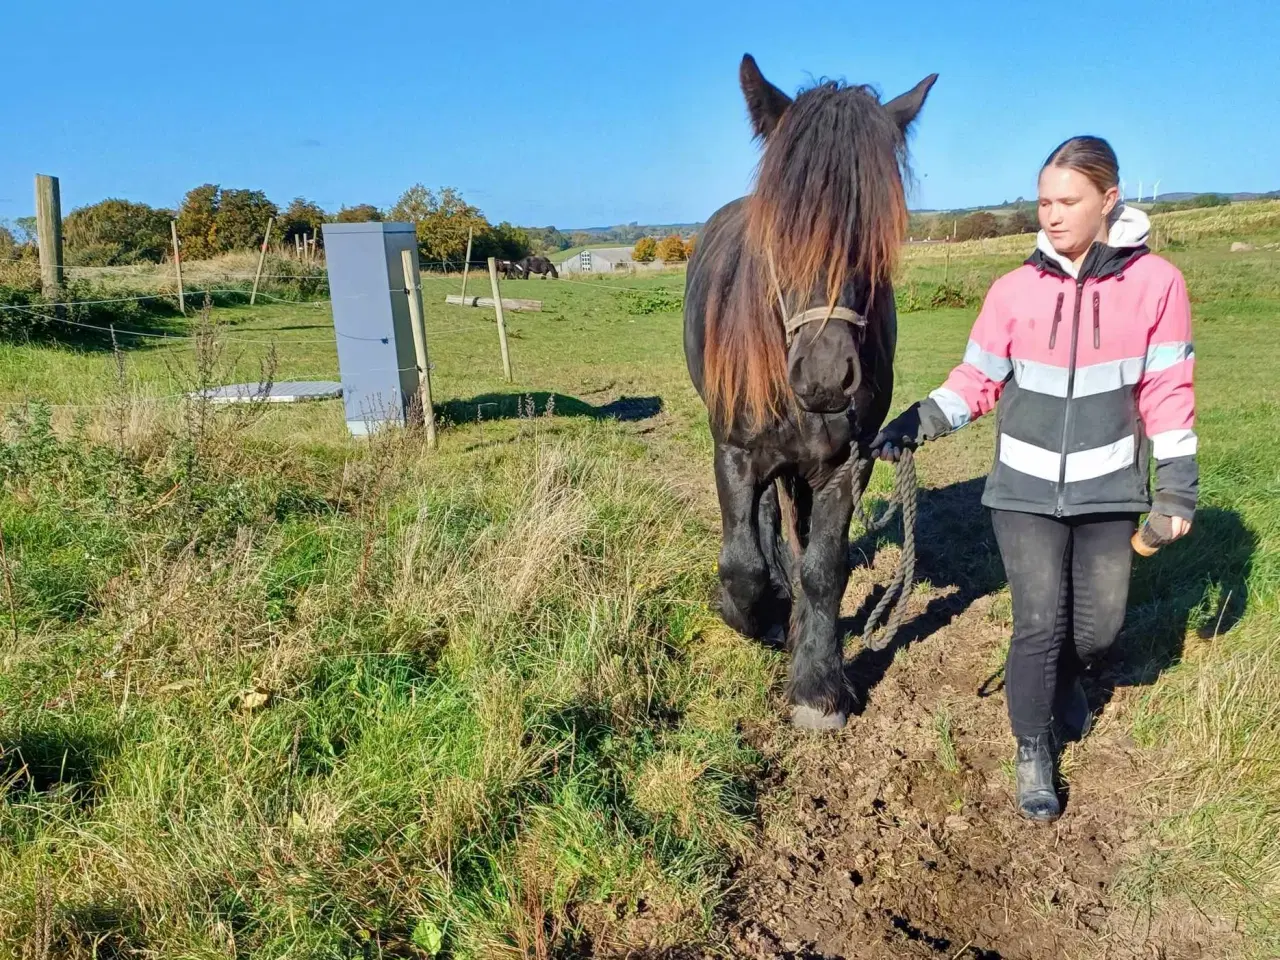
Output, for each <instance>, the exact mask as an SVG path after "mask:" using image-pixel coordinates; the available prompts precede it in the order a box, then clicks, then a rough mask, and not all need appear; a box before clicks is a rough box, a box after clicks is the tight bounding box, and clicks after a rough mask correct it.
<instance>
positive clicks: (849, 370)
mask: <svg viewBox="0 0 1280 960" xmlns="http://www.w3.org/2000/svg"><path fill="white" fill-rule="evenodd" d="M857 380H858V369H857V364H856V362H855V361H854V359H853V358H852V357H850V358H849V359H848V360H847V361H846V366H845V371H844V379H843V380H841V381H840V389H841V390H844V391H845V392H848V391H849V390H852V389H853V388H854V387H855V386H856V385H857Z"/></svg>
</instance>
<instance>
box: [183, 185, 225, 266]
mask: <svg viewBox="0 0 1280 960" xmlns="http://www.w3.org/2000/svg"><path fill="white" fill-rule="evenodd" d="M219 192H220V191H219V189H218V185H217V184H216V183H206V184H202V185H201V186H198V187H196V188H195V189H194V190H189V191H187V195H186V196H185V197H183V198H182V206H181V207H180V208H179V209H178V239H179V241H180V242H181V243H182V252H183V255H184V256H187V257H190V258H191V259H193V260H203V259H206V258H208V257H211V256H213V255H214V254H215V253H216V252H217V250H216V249H215V247H214V221H215V220H216V219H217V216H218V195H219Z"/></svg>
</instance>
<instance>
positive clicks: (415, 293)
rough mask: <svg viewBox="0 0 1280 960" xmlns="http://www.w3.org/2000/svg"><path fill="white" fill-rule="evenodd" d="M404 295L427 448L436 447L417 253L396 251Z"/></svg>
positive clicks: (434, 416) (413, 251)
mask: <svg viewBox="0 0 1280 960" xmlns="http://www.w3.org/2000/svg"><path fill="white" fill-rule="evenodd" d="M400 264H401V266H402V267H403V269H404V285H405V293H406V294H408V296H409V321H410V323H411V325H412V326H413V350H414V353H415V354H417V359H418V402H419V403H421V404H422V420H423V423H424V424H425V425H426V428H427V447H428V448H429V449H431V450H434V449H435V446H436V409H435V406H434V404H433V403H432V401H431V362H430V358H429V356H428V354H427V326H426V324H425V323H424V322H423V319H422V278H421V276H420V275H419V273H418V251H417V248H416V246H415V248H414V249H412V250H401V251H400Z"/></svg>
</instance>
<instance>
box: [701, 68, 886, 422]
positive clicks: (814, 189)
mask: <svg viewBox="0 0 1280 960" xmlns="http://www.w3.org/2000/svg"><path fill="white" fill-rule="evenodd" d="M905 175H907V155H906V141H905V138H904V136H903V133H902V130H901V129H900V128H899V126H898V124H897V123H896V122H895V120H894V119H893V117H891V116H890V114H889V113H888V111H886V110H884V109H883V107H881V105H880V101H879V99H878V98H877V96H876V95H875V93H874V92H873V91H872V90H871V89H870V88H868V87H864V86H846V85H843V84H840V83H837V82H833V81H827V82H822V83H819V84H818V85H817V86H816V87H813V88H811V89H809V90H806V91H804V92H803V93H801V94H800V95H799V96H798V97H797V98H796V99H795V101H794V102H793V103H791V104H790V105H789V106H788V107H787V109H786V111H785V112H784V113H783V114H782V118H781V120H780V121H779V123H778V125H777V127H776V129H774V130H773V131H772V133H771V134H770V135H769V137H768V139H767V141H766V145H765V152H764V157H763V158H762V159H761V161H760V167H759V170H758V172H757V175H756V185H755V190H754V192H753V193H752V194H751V195H750V196H749V197H748V198H747V201H746V248H747V249H746V254H747V256H746V257H745V258H744V259H745V261H746V262H740V263H737V264H734V265H733V266H734V267H736V269H734V270H733V272H734V274H735V276H734V280H733V282H732V283H728V282H725V281H724V279H722V282H721V283H720V284H717V285H716V286H715V288H714V289H713V290H712V293H711V296H710V298H709V300H708V304H707V326H706V340H705V344H706V345H705V353H704V369H703V378H704V392H705V396H706V400H707V405H708V407H709V409H710V410H711V411H712V414H713V416H716V417H717V418H718V419H719V420H720V421H721V423H723V424H725V425H729V424H732V423H733V422H734V421H735V420H736V419H737V418H739V417H745V418H746V419H747V420H748V421H749V422H750V423H751V424H752V425H755V426H759V425H763V424H764V423H767V422H769V421H770V420H772V419H775V418H777V417H779V416H781V415H782V414H783V413H784V411H785V409H786V407H787V406H788V405H789V403H790V399H789V398H790V390H789V389H788V386H787V369H786V365H787V350H786V343H785V338H784V334H783V330H782V322H781V318H780V317H779V316H778V309H777V305H776V297H775V295H774V292H773V281H772V279H771V278H770V275H769V260H770V258H771V259H772V262H773V266H774V268H775V269H776V271H777V281H778V285H779V286H780V287H781V288H782V292H783V295H784V296H787V297H788V301H789V302H794V301H793V300H792V297H793V296H798V297H799V298H803V299H804V300H805V302H806V303H807V302H808V301H809V299H810V298H811V297H813V296H814V294H815V293H816V292H817V291H823V292H824V293H825V295H826V298H827V302H828V303H833V304H834V303H836V302H837V300H838V299H839V297H840V294H841V291H842V290H844V289H845V287H846V285H847V283H848V282H849V281H851V280H859V281H862V282H864V283H866V284H867V286H868V288H869V290H870V292H871V294H872V295H873V294H874V291H875V287H876V286H877V285H878V284H880V283H883V282H887V281H888V280H889V278H890V276H891V274H892V273H893V269H894V267H895V265H896V263H897V258H898V252H899V250H900V248H901V245H902V241H903V239H904V237H905V236H906V230H907V203H906V196H905V191H904V189H903V177H904V176H905ZM725 259H726V260H728V259H730V258H728V257H726V258H725Z"/></svg>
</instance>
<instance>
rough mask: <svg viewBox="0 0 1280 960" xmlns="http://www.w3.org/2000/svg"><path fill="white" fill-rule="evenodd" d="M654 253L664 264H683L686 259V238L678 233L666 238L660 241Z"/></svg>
mask: <svg viewBox="0 0 1280 960" xmlns="http://www.w3.org/2000/svg"><path fill="white" fill-rule="evenodd" d="M654 252H655V254H656V255H657V258H658V259H659V260H661V261H662V262H663V263H683V262H684V260H685V258H686V254H685V250H684V238H683V237H681V236H680V234H678V233H673V234H670V235H669V236H665V237H663V238H662V239H661V240H659V241H658V246H657V249H656V250H655V251H654Z"/></svg>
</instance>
